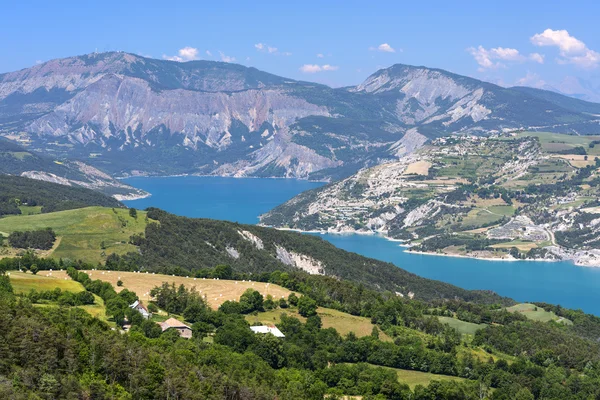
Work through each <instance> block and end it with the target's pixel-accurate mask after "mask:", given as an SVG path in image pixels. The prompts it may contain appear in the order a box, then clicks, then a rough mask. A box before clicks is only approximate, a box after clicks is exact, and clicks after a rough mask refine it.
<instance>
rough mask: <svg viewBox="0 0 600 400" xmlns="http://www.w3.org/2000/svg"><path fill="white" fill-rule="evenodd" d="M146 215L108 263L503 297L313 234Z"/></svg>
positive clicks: (425, 295)
mask: <svg viewBox="0 0 600 400" xmlns="http://www.w3.org/2000/svg"><path fill="white" fill-rule="evenodd" d="M147 215H148V218H150V219H152V220H156V221H158V223H152V224H149V225H148V226H147V227H146V231H145V235H144V236H143V237H142V236H135V237H132V242H133V243H135V244H137V245H139V249H140V251H139V253H130V254H128V255H127V256H123V257H118V256H114V257H109V259H108V261H107V263H108V265H109V266H110V267H111V268H119V269H137V268H141V267H143V268H146V269H148V270H150V271H155V272H164V273H169V274H171V273H175V274H178V275H185V274H187V273H192V274H193V273H195V272H197V271H199V270H202V269H206V268H212V267H214V266H216V265H219V264H228V265H231V266H232V267H233V269H234V270H235V271H237V272H244V273H249V274H260V273H264V272H273V271H275V270H284V271H293V270H298V269H301V270H305V271H309V272H310V273H313V274H325V275H327V276H332V277H337V278H342V279H347V280H350V281H353V282H358V283H361V284H363V285H364V286H366V287H369V288H373V289H376V290H379V291H383V290H389V291H392V292H398V293H399V294H402V295H404V296H409V295H410V296H412V295H414V296H415V297H416V298H421V299H435V298H454V297H459V298H462V299H464V300H477V301H481V302H486V301H489V302H496V301H501V300H502V299H501V298H500V297H499V296H497V295H495V294H493V293H491V292H482V291H468V290H464V289H461V288H458V287H456V286H454V285H450V284H447V283H444V282H439V281H434V280H430V279H424V278H421V277H419V276H417V275H415V274H412V273H410V272H407V271H405V270H403V269H401V268H398V267H396V266H395V265H393V264H390V263H386V262H382V261H378V260H374V259H371V258H366V257H363V256H360V255H358V254H355V253H350V252H347V251H344V250H340V249H338V248H336V247H335V246H334V245H332V244H331V243H329V242H327V241H325V240H323V239H321V238H319V237H316V236H309V235H302V234H300V233H297V232H289V231H279V230H275V229H270V228H263V227H258V226H254V225H241V224H237V223H233V222H227V221H216V220H208V219H192V218H186V217H179V216H175V215H173V214H169V213H167V212H165V211H162V210H159V209H155V208H152V209H149V210H148V214H147ZM411 293H412V294H411Z"/></svg>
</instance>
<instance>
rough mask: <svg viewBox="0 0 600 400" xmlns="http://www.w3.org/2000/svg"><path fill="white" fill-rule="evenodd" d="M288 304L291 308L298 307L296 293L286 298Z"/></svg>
mask: <svg viewBox="0 0 600 400" xmlns="http://www.w3.org/2000/svg"><path fill="white" fill-rule="evenodd" d="M288 303H290V305H291V306H293V307H295V306H297V305H298V296H296V293H290V295H289V296H288Z"/></svg>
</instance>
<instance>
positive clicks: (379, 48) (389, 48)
mask: <svg viewBox="0 0 600 400" xmlns="http://www.w3.org/2000/svg"><path fill="white" fill-rule="evenodd" d="M369 50H371V51H374V50H377V51H382V52H384V53H395V52H396V49H394V48H393V47H392V46H390V45H389V44H387V43H382V44H380V45H379V46H377V47H369ZM400 51H402V50H400Z"/></svg>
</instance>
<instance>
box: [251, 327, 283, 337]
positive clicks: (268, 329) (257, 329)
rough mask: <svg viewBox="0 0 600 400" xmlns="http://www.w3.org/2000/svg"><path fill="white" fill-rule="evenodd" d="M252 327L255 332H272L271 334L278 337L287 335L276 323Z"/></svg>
mask: <svg viewBox="0 0 600 400" xmlns="http://www.w3.org/2000/svg"><path fill="white" fill-rule="evenodd" d="M250 329H251V330H252V332H254V333H262V334H267V333H270V334H271V335H273V336H275V337H278V338H284V337H285V335H284V334H283V333H282V332H281V331H280V330H279V329H278V328H277V327H276V326H274V325H269V326H266V325H262V326H251V327H250Z"/></svg>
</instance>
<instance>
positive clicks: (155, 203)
mask: <svg viewBox="0 0 600 400" xmlns="http://www.w3.org/2000/svg"><path fill="white" fill-rule="evenodd" d="M125 182H127V183H128V184H130V185H132V186H135V187H137V188H140V189H144V190H146V191H148V192H149V193H151V194H152V196H151V197H148V198H145V199H140V200H132V201H127V202H125V203H126V204H127V205H128V206H130V207H136V208H138V209H144V208H146V207H151V206H152V207H159V208H162V209H164V210H166V211H169V212H172V213H174V214H178V215H183V216H187V217H202V218H214V219H224V220H229V221H237V222H240V223H248V224H255V223H257V222H258V216H259V215H260V214H261V213H264V212H266V211H269V210H270V209H272V208H273V207H275V206H277V205H279V204H281V203H283V202H284V201H286V200H288V199H290V198H292V197H293V196H295V195H296V194H298V193H300V192H303V191H305V190H308V189H312V188H315V187H318V186H320V185H321V183H317V182H307V181H299V180H289V179H252V178H220V177H168V178H129V179H126V180H125ZM319 236H321V237H322V238H323V239H326V240H328V241H330V242H331V243H333V244H334V245H336V246H337V247H339V248H342V249H345V250H348V251H353V252H356V253H359V254H362V255H365V256H367V257H372V258H377V259H379V260H383V261H389V262H392V263H394V264H395V265H397V266H398V267H401V268H404V269H406V270H408V271H411V272H414V273H415V274H418V275H420V276H423V277H426V278H431V279H438V280H441V281H444V282H449V283H452V284H454V285H457V286H460V287H463V288H466V289H489V290H493V291H495V292H497V293H499V294H500V295H503V296H508V297H512V298H513V299H515V300H518V301H543V302H547V303H552V304H560V305H562V306H564V307H568V308H575V309H577V308H580V309H582V310H584V311H586V312H589V313H593V314H596V315H600V268H586V267H578V266H575V265H573V264H572V263H570V262H533V261H514V262H501V261H485V260H475V259H466V258H452V257H442V256H428V255H419V254H410V253H406V252H404V250H405V249H404V248H403V247H400V246H398V243H397V242H392V241H389V240H386V239H384V238H382V237H379V236H375V235H331V234H326V235H319Z"/></svg>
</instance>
